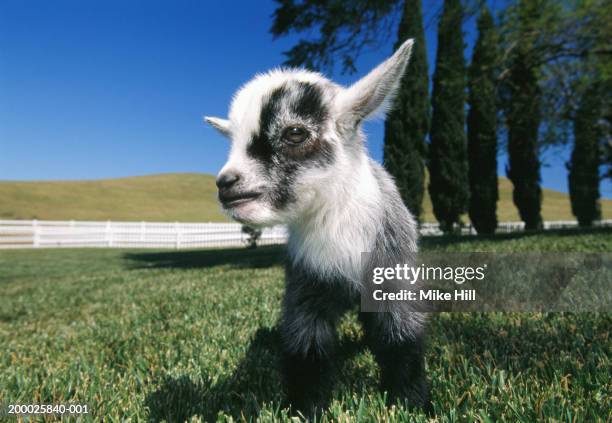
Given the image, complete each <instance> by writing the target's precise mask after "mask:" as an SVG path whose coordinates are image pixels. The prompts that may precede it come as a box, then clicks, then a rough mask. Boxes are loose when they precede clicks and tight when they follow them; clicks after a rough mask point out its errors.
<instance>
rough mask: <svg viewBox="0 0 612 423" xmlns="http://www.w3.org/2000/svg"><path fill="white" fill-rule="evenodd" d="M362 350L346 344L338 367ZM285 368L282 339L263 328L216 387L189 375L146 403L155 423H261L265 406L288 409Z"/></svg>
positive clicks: (209, 379) (169, 380)
mask: <svg viewBox="0 0 612 423" xmlns="http://www.w3.org/2000/svg"><path fill="white" fill-rule="evenodd" d="M362 348H363V346H362V344H361V343H360V342H359V341H358V340H356V339H350V338H343V339H341V340H340V343H339V345H338V356H337V359H338V362H339V363H348V362H349V360H350V358H351V357H353V356H354V355H356V354H357V353H359V352H360V351H361V350H362ZM279 366H280V334H279V332H278V330H277V329H276V328H260V329H258V330H257V332H256V333H255V335H254V337H253V340H252V341H251V344H250V345H249V348H248V350H247V352H246V354H245V356H244V358H243V359H242V361H241V362H240V364H238V366H237V367H236V369H235V370H234V372H233V373H232V374H231V375H229V376H228V377H226V378H222V379H220V380H217V381H216V382H214V375H213V374H212V373H211V374H204V375H202V378H201V380H202V382H194V381H193V380H192V379H191V378H190V377H188V376H181V377H177V378H173V377H165V378H164V379H162V380H161V382H160V383H159V387H158V389H157V390H156V391H154V392H152V393H150V394H149V395H147V397H146V400H145V405H146V408H147V409H148V418H149V421H150V422H160V421H164V420H165V421H168V422H179V421H180V422H182V421H188V420H189V419H191V417H194V416H199V417H201V418H202V419H204V420H206V421H216V420H217V416H218V414H219V413H220V412H223V413H224V414H226V415H229V416H232V417H233V418H234V419H235V420H245V419H246V420H247V421H251V420H256V418H257V416H259V413H260V411H261V408H262V406H263V405H265V404H271V405H272V406H273V407H278V406H281V405H283V406H284V405H286V404H284V396H283V392H282V387H281V386H282V384H281V378H280V372H279ZM337 371H338V372H339V373H342V372H343V371H342V370H341V369H337ZM349 378H350V379H352V380H353V381H355V380H359V378H358V377H356V375H349ZM365 383H367V382H365ZM355 388H356V389H362V387H358V386H355ZM329 395H330V396H331V395H332V393H331V392H329Z"/></svg>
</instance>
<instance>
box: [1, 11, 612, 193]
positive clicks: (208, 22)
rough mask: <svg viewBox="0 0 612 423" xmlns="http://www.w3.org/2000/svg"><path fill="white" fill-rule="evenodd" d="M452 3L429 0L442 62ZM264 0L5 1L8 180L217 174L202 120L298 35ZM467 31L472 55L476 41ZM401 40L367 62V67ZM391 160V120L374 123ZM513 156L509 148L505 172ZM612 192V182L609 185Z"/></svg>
mask: <svg viewBox="0 0 612 423" xmlns="http://www.w3.org/2000/svg"><path fill="white" fill-rule="evenodd" d="M440 4H441V0H434V1H426V2H425V5H426V6H425V14H426V16H425V23H426V25H427V32H426V38H427V44H428V46H427V47H428V55H429V61H430V64H431V66H430V67H431V70H433V62H434V59H435V47H436V28H435V24H434V22H433V19H431V15H432V14H433V13H435V11H436V10H437V9H438V8H439V7H440ZM274 8H275V4H274V3H273V2H272V1H269V0H261V1H234V2H221V1H206V2H204V1H196V0H179V1H169V0H167V1H157V0H149V1H140V0H128V1H118V0H107V1H104V2H102V1H80V0H57V1H53V2H49V1H42V0H32V1H22V0H3V1H2V2H1V3H0V179H10V180H37V179H97V178H109V177H120V176H132V175H146V174H151V173H162V172H207V173H216V172H217V171H218V170H219V169H220V168H221V166H222V165H223V163H224V160H225V156H226V154H227V151H228V143H227V142H226V141H225V140H224V139H223V138H221V137H220V136H219V135H218V134H217V133H216V132H215V131H214V130H213V129H211V128H208V127H207V126H205V125H204V124H203V123H202V116H203V115H205V114H206V115H219V116H224V115H225V114H226V112H227V106H228V102H229V100H230V98H231V95H232V94H233V92H234V91H235V90H236V88H238V87H239V86H240V85H241V84H242V83H244V82H245V81H247V80H248V79H250V78H251V77H252V76H253V75H254V74H255V73H257V72H261V71H265V70H267V69H269V68H271V67H274V66H278V65H280V64H281V63H282V61H283V56H282V52H283V51H285V50H287V49H289V48H290V47H291V46H292V45H293V44H294V43H295V41H296V38H295V37H287V38H282V39H278V40H274V39H273V38H272V37H271V36H270V35H269V33H268V29H269V27H270V22H271V18H270V16H271V14H272V12H273V11H274ZM473 26H474V25H473V22H471V23H470V24H468V25H467V27H466V43H467V49H466V55H468V56H469V55H470V52H471V46H472V44H473V41H474V38H475V37H474V28H473ZM394 41H395V40H394V38H393V37H392V38H391V39H390V40H389V41H388V42H387V43H384V44H383V45H381V47H380V48H379V49H376V51H372V52H368V53H367V54H365V55H364V56H363V57H362V58H361V59H360V60H359V62H358V63H357V66H358V73H357V74H356V75H330V76H332V77H334V78H335V79H337V80H339V81H340V82H342V83H350V82H351V81H353V80H355V79H356V78H358V77H359V76H360V75H363V74H364V73H365V72H367V71H368V70H369V69H370V68H371V67H373V66H375V64H376V63H378V62H379V61H381V60H383V59H384V58H385V57H386V56H387V55H388V54H390V53H391V50H392V44H393V42H394ZM366 131H367V133H368V134H369V140H368V147H369V149H370V152H371V154H372V155H373V156H374V158H376V159H377V160H381V158H382V138H383V125H382V122H374V123H370V124H368V126H367V127H366ZM568 154H569V151H567V149H565V150H557V151H554V152H549V153H547V154H545V156H544V161H545V167H544V168H543V171H542V176H543V185H544V186H545V187H549V188H553V189H557V190H560V191H567V181H566V178H567V176H566V171H565V167H564V162H565V161H566V160H567V157H568ZM505 162H506V157H505V155H503V154H502V155H500V174H502V175H503V174H505V172H504V170H503V168H504V165H505ZM602 194H603V195H605V196H607V197H612V187H610V185H609V184H608V185H607V186H602Z"/></svg>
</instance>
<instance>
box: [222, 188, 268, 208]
mask: <svg viewBox="0 0 612 423" xmlns="http://www.w3.org/2000/svg"><path fill="white" fill-rule="evenodd" d="M259 197H261V192H255V191H245V192H236V193H223V192H219V201H221V205H223V208H224V209H231V208H233V207H236V206H239V205H241V204H245V203H248V202H250V201H254V200H256V199H258V198H259Z"/></svg>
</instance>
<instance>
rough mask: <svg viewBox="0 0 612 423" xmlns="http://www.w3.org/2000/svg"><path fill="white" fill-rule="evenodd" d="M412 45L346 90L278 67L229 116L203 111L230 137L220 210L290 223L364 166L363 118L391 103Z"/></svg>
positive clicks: (255, 220)
mask: <svg viewBox="0 0 612 423" xmlns="http://www.w3.org/2000/svg"><path fill="white" fill-rule="evenodd" d="M411 49H412V40H408V41H406V42H405V43H404V44H403V45H402V46H401V47H400V48H399V49H398V50H397V51H396V52H395V54H394V55H393V56H391V57H390V58H389V59H387V60H386V61H385V62H383V63H381V64H380V65H379V66H378V67H376V68H375V69H374V70H373V71H371V72H370V73H369V74H368V75H366V76H365V77H364V78H362V79H361V80H359V81H358V82H356V83H355V84H354V85H352V86H350V87H348V88H345V87H342V86H340V85H337V84H335V83H333V82H331V81H329V80H328V79H326V78H325V77H323V76H322V75H320V74H318V73H314V72H309V71H305V70H295V69H290V70H285V69H283V70H274V71H271V72H269V73H266V74H263V75H259V76H257V77H255V78H254V79H253V80H252V81H250V82H249V83H247V84H246V85H245V86H243V87H242V88H241V89H240V90H239V91H238V93H237V94H236V95H235V96H234V99H233V101H232V104H231V107H230V112H229V119H221V118H214V117H206V118H205V119H206V121H207V122H208V123H209V124H211V125H212V126H213V127H215V128H216V129H217V130H219V131H220V132H221V133H222V134H223V135H225V136H226V137H228V138H229V139H230V140H231V143H232V145H231V151H230V155H229V160H228V161H227V163H226V164H225V166H224V167H223V169H221V171H220V172H219V176H218V178H217V186H218V188H219V200H220V201H221V204H222V205H223V209H224V210H225V211H226V212H227V213H228V214H229V215H230V216H231V217H232V218H234V219H236V220H238V221H240V222H243V223H247V224H250V225H255V226H266V225H273V224H278V223H290V222H291V221H293V220H295V219H299V218H300V217H302V216H303V215H304V213H308V212H309V211H312V208H313V207H317V206H316V204H317V203H315V201H316V199H317V197H319V196H320V195H321V194H322V193H324V192H325V191H326V190H329V189H330V188H331V187H334V186H339V184H342V180H343V179H346V178H347V177H348V176H350V175H351V172H355V171H358V170H359V169H360V168H362V167H363V166H367V163H366V162H367V161H366V156H365V149H364V146H363V136H362V135H361V123H362V122H363V121H364V120H365V119H367V118H369V117H371V116H375V115H377V114H378V113H379V112H380V111H381V110H382V111H384V110H385V109H386V107H387V105H389V104H390V103H391V101H392V100H393V97H394V94H395V92H396V91H397V88H398V86H399V83H400V80H401V77H402V75H403V73H404V70H405V68H406V64H407V63H408V60H409V57H410V51H411ZM344 189H349V190H351V189H359V187H357V186H354V187H353V186H349V187H344Z"/></svg>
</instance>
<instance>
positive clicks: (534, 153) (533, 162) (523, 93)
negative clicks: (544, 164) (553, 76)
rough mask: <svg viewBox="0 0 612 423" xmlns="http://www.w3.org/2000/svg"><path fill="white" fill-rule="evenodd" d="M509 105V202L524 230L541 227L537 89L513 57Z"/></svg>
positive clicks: (532, 75)
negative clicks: (516, 212)
mask: <svg viewBox="0 0 612 423" xmlns="http://www.w3.org/2000/svg"><path fill="white" fill-rule="evenodd" d="M508 89H509V93H510V104H509V107H508V109H507V111H506V119H507V125H508V167H507V169H506V173H507V174H508V178H510V180H511V181H512V184H513V186H514V190H513V191H512V200H513V201H514V204H515V205H516V207H517V208H518V211H519V215H520V216H521V220H523V221H524V222H525V229H527V230H534V229H539V228H541V226H542V216H541V207H542V189H541V188H540V158H539V157H538V130H539V127H540V119H541V115H540V95H541V93H540V88H539V86H538V80H537V76H536V71H535V69H533V68H532V67H530V66H529V64H528V63H527V60H526V58H525V56H523V55H522V54H520V53H519V54H517V56H516V57H515V58H514V61H513V63H512V67H511V69H510V76H509V80H508Z"/></svg>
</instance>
